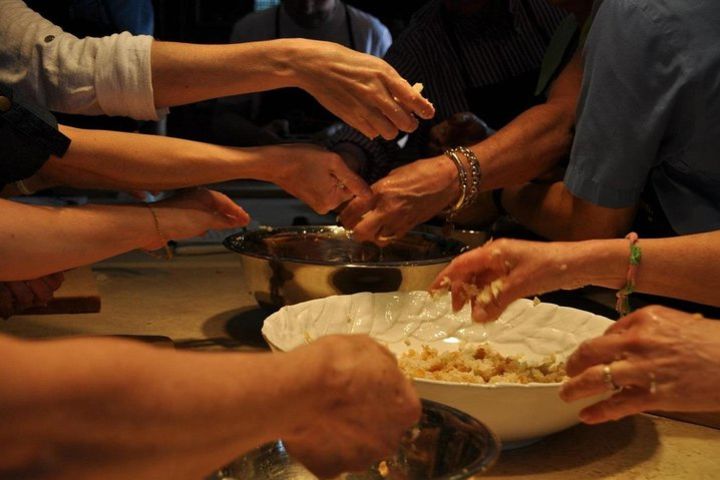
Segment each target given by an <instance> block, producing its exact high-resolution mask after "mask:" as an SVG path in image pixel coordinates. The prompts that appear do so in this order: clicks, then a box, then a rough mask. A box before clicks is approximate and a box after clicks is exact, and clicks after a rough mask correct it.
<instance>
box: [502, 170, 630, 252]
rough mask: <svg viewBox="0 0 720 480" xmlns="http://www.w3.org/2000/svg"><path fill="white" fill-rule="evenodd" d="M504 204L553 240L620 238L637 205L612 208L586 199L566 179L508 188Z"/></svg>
mask: <svg viewBox="0 0 720 480" xmlns="http://www.w3.org/2000/svg"><path fill="white" fill-rule="evenodd" d="M502 203H503V206H504V207H505V209H506V210H507V211H508V213H509V214H510V215H512V216H513V217H515V218H516V219H517V220H518V221H519V222H520V223H521V224H523V225H524V226H525V227H527V228H529V229H530V230H532V231H533V232H535V233H536V234H538V235H540V236H542V237H544V238H547V239H550V240H587V239H590V238H613V237H619V236H622V235H625V233H627V232H628V230H629V228H630V226H631V224H632V220H633V218H634V215H635V207H628V208H622V209H612V208H604V207H600V206H597V205H593V204H591V203H589V202H585V201H583V200H581V199H579V198H577V197H575V196H574V195H573V194H572V193H570V191H568V190H567V188H566V187H565V184H564V183H563V182H556V183H553V184H550V185H538V184H525V185H521V186H516V187H509V188H506V189H505V190H504V191H503V196H502Z"/></svg>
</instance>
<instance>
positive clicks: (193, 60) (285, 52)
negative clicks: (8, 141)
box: [0, 0, 434, 138]
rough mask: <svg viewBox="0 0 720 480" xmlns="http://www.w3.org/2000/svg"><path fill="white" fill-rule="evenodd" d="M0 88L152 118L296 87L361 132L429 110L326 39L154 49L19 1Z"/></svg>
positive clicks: (59, 106) (6, 2)
mask: <svg viewBox="0 0 720 480" xmlns="http://www.w3.org/2000/svg"><path fill="white" fill-rule="evenodd" d="M0 13H1V14H0V41H1V42H2V43H3V45H4V46H5V48H3V52H2V53H0V60H2V62H0V63H2V64H3V65H9V67H8V68H5V69H2V70H0V81H2V82H3V83H7V84H8V85H9V86H11V87H14V88H16V89H17V90H18V91H22V92H23V93H24V94H25V96H26V97H27V98H31V99H35V100H36V101H37V102H38V103H43V104H45V105H46V106H48V107H49V108H51V109H52V110H56V111H61V112H68V113H81V114H90V115H96V114H100V113H105V114H108V115H129V116H133V117H134V118H138V119H156V118H157V112H156V111H155V109H156V108H164V107H169V106H173V105H180V104H184V103H189V102H196V101H200V100H205V99H208V98H215V97H220V96H226V95H235V94H241V93H249V92H256V91H264V90H268V89H273V88H281V87H299V88H302V89H304V90H306V91H308V92H309V93H310V94H311V95H313V96H315V97H316V98H317V99H318V101H319V102H320V103H321V104H322V105H323V106H325V107H326V108H328V109H329V110H330V111H332V112H333V113H335V114H336V115H338V116H339V117H340V118H342V119H343V120H345V121H347V122H348V123H350V124H351V125H353V126H355V127H357V128H358V129H359V130H361V131H362V132H363V133H364V134H366V135H368V136H370V137H375V136H377V135H378V134H380V135H383V136H384V137H386V138H393V137H395V136H396V135H397V133H398V129H400V130H405V131H412V130H414V129H415V128H416V126H417V121H416V120H415V118H414V117H413V116H412V115H411V114H410V113H416V114H418V115H419V116H421V117H422V118H430V117H432V115H433V114H434V110H433V108H432V105H430V103H429V102H428V101H427V100H425V99H424V98H423V97H422V96H421V95H420V94H418V93H417V92H415V91H414V90H413V89H412V88H411V86H410V85H409V84H408V83H407V82H406V81H405V80H403V79H402V78H401V77H400V76H399V75H398V74H397V72H395V70H394V69H392V68H391V67H390V66H389V65H387V64H386V63H385V62H383V61H382V60H380V59H378V58H375V57H372V56H371V55H366V54H362V53H358V52H354V51H352V50H350V49H347V48H344V47H341V46H340V45H335V44H332V43H328V42H316V41H311V40H302V39H283V40H274V41H269V42H257V43H251V44H244V45H243V44H237V45H190V44H180V43H170V42H155V41H153V40H152V37H149V36H138V37H133V36H132V35H130V34H128V33H127V32H126V33H122V34H119V35H112V36H109V37H103V38H92V37H87V38H84V39H78V38H77V37H75V36H73V35H70V34H68V33H65V32H63V31H62V29H60V28H59V27H57V26H55V25H53V24H52V23H50V22H48V21H46V20H45V19H43V18H42V17H41V16H39V15H38V14H37V13H35V12H34V11H32V10H30V9H29V8H27V6H26V5H25V4H24V3H23V2H21V1H19V0H1V1H0Z"/></svg>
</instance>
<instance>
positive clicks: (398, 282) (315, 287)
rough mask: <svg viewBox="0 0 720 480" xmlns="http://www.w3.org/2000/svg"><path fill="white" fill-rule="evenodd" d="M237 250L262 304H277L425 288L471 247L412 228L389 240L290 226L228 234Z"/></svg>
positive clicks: (231, 246)
mask: <svg viewBox="0 0 720 480" xmlns="http://www.w3.org/2000/svg"><path fill="white" fill-rule="evenodd" d="M225 246H226V247H227V248H229V249H230V250H232V251H234V252H237V253H239V254H240V255H239V257H240V261H241V262H242V266H243V275H244V277H245V285H246V286H247V288H248V289H249V291H250V293H251V295H253V296H254V297H255V300H256V301H257V302H258V304H259V305H260V306H261V307H264V308H268V309H277V308H280V307H282V306H284V305H292V304H294V303H299V302H304V301H306V300H312V299H315V298H323V297H327V296H330V295H345V294H351V293H358V292H393V291H412V290H424V289H426V288H428V286H429V285H430V282H432V280H433V279H434V278H435V276H436V275H437V274H438V273H439V272H440V271H441V270H442V269H443V268H444V267H445V265H447V264H448V263H449V262H450V260H452V258H453V257H455V256H456V255H458V254H460V253H462V252H463V251H465V250H466V249H467V247H466V246H465V245H464V244H463V243H461V242H459V241H457V240H452V239H447V238H443V237H441V236H438V235H433V234H430V233H423V232H411V233H409V234H408V235H406V236H405V237H403V238H401V239H398V240H395V241H394V242H392V243H391V244H390V245H388V246H386V247H384V248H379V247H377V246H376V245H373V244H368V243H363V244H360V243H358V242H355V241H353V240H352V239H351V238H350V235H348V233H347V232H346V230H345V229H343V228H342V227H336V226H318V227H307V226H305V227H286V228H277V229H267V230H259V231H254V232H250V233H239V234H236V235H232V236H230V237H228V238H227V239H226V240H225Z"/></svg>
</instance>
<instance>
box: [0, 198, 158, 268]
mask: <svg viewBox="0 0 720 480" xmlns="http://www.w3.org/2000/svg"><path fill="white" fill-rule="evenodd" d="M0 210H2V215H0V252H2V253H1V254H0V281H14V280H28V279H31V278H37V277H40V276H43V275H47V274H49V273H55V272H59V271H63V270H67V269H70V268H74V267H77V266H80V265H85V264H89V263H93V262H95V261H98V260H101V259H104V258H107V257H111V256H113V255H117V254H120V253H124V252H127V251H129V250H132V249H135V248H138V247H142V246H144V245H147V244H149V243H152V242H153V241H154V240H156V237H157V235H158V234H157V231H156V230H155V225H154V223H153V219H152V216H151V214H150V212H149V211H148V209H147V208H146V207H144V206H112V207H110V206H101V205H93V206H85V207H65V208H56V207H38V206H30V205H24V204H20V203H16V202H11V201H7V200H0Z"/></svg>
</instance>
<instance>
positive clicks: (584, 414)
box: [580, 388, 657, 424]
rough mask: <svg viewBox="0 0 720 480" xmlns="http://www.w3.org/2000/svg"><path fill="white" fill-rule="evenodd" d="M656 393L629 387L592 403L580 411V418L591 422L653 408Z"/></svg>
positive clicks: (618, 417) (603, 420)
mask: <svg viewBox="0 0 720 480" xmlns="http://www.w3.org/2000/svg"><path fill="white" fill-rule="evenodd" d="M656 402H657V399H656V395H653V394H651V393H650V392H649V391H648V390H645V389H641V388H628V389H627V390H623V391H622V392H619V393H616V394H615V395H613V396H612V397H610V398H608V399H607V400H603V401H601V402H598V403H596V404H594V405H591V406H589V407H587V408H585V409H583V410H582V411H581V412H580V419H581V420H582V421H583V422H585V423H589V424H595V423H602V422H607V421H609V420H618V419H620V418H623V417H627V416H628V415H634V414H636V413H640V412H644V411H646V410H652V409H653V408H655V407H654V405H655V404H656Z"/></svg>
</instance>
